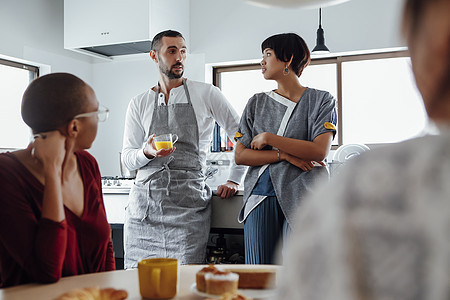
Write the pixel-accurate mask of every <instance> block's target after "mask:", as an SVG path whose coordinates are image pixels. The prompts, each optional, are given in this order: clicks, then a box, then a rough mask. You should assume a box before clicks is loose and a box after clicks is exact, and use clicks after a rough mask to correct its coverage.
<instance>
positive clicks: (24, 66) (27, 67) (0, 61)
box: [0, 57, 40, 153]
mask: <svg viewBox="0 0 450 300" xmlns="http://www.w3.org/2000/svg"><path fill="white" fill-rule="evenodd" d="M0 65H3V66H8V67H13V68H17V69H22V70H27V71H29V72H30V74H33V76H30V78H29V82H31V81H33V80H34V79H36V78H38V77H39V75H40V68H39V67H37V66H33V65H30V64H27V63H22V62H18V61H14V60H10V59H5V58H2V57H0ZM18 149H19V148H6V147H2V146H1V145H0V153H1V152H6V151H15V150H18Z"/></svg>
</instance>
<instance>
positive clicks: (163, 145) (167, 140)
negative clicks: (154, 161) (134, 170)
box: [153, 133, 178, 150]
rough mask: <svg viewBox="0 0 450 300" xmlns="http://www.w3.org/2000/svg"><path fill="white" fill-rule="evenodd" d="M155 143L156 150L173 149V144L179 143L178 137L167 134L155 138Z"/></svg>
mask: <svg viewBox="0 0 450 300" xmlns="http://www.w3.org/2000/svg"><path fill="white" fill-rule="evenodd" d="M153 141H154V142H155V148H156V150H160V149H171V148H172V147H173V144H175V143H176V141H178V135H176V134H171V133H166V134H162V135H158V136H155V137H154V138H153Z"/></svg>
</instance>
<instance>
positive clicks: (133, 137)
mask: <svg viewBox="0 0 450 300" xmlns="http://www.w3.org/2000/svg"><path fill="white" fill-rule="evenodd" d="M186 84H187V88H188V90H189V94H190V97H191V102H192V106H193V107H194V111H195V116H196V119H197V125H198V129H199V150H200V157H201V161H202V168H205V167H206V153H207V152H208V149H209V147H210V142H211V138H212V132H213V129H214V121H216V122H217V123H218V124H219V125H220V127H221V128H223V129H225V130H226V132H227V134H228V136H230V137H233V136H234V135H235V134H236V132H237V130H238V126H239V116H238V114H237V113H236V111H235V110H234V108H233V107H232V106H231V104H230V103H229V102H228V101H227V100H226V98H225V96H224V95H223V94H222V93H221V92H220V90H219V89H218V88H217V87H215V86H213V85H211V84H207V83H203V82H198V81H192V80H186ZM187 102H188V101H187V97H186V94H185V91H184V87H183V85H180V86H179V87H176V88H173V89H172V90H171V91H170V95H169V99H168V105H170V104H174V103H187ZM154 103H155V92H154V91H153V90H151V89H149V90H148V91H146V92H144V93H142V94H139V95H137V96H135V97H134V98H132V99H131V101H130V103H129V105H128V109H127V114H126V119H125V131H124V136H123V148H122V161H123V163H124V164H125V166H126V167H127V168H128V169H129V170H138V169H140V168H142V167H143V166H145V165H147V164H148V162H150V160H151V159H148V158H147V157H146V156H145V155H144V151H143V149H144V146H145V144H146V143H147V141H148V139H149V137H150V135H151V134H153V132H149V129H150V124H151V122H152V117H153V109H154ZM158 105H166V103H165V97H164V94H163V93H159V95H158ZM175 151H176V150H175ZM245 171H246V167H245V166H237V165H236V163H235V161H234V159H233V160H232V162H231V166H230V174H229V177H228V180H231V181H233V182H236V183H240V182H241V180H242V176H243V175H244V173H245Z"/></svg>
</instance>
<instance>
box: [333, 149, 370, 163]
mask: <svg viewBox="0 0 450 300" xmlns="http://www.w3.org/2000/svg"><path fill="white" fill-rule="evenodd" d="M368 150H370V149H369V147H367V146H366V145H363V144H347V145H342V146H340V147H339V148H338V149H337V150H336V152H335V153H334V156H333V161H337V162H341V163H344V162H346V161H348V160H349V159H351V158H353V157H355V156H358V155H360V154H361V153H363V152H365V151H368Z"/></svg>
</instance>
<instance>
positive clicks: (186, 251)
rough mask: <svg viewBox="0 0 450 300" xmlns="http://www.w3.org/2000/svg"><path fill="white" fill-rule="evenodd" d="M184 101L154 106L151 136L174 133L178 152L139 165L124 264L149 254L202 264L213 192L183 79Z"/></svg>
mask: <svg viewBox="0 0 450 300" xmlns="http://www.w3.org/2000/svg"><path fill="white" fill-rule="evenodd" d="M183 87H184V90H185V93H186V98H187V103H177V104H170V105H161V106H160V105H158V95H159V85H158V88H157V91H156V95H155V99H154V101H155V106H154V107H155V108H154V111H153V117H152V122H151V125H150V130H149V134H151V133H155V134H156V135H160V134H164V133H175V134H177V135H178V141H177V143H176V144H175V146H176V150H175V151H174V152H173V153H172V154H171V155H169V156H167V157H162V158H155V159H153V160H152V161H150V162H149V163H148V165H146V166H145V167H143V168H141V169H139V171H138V173H137V175H136V180H135V184H134V185H133V187H132V188H131V191H130V196H129V201H128V206H127V209H126V218H125V225H124V248H125V267H126V268H133V267H137V263H138V261H139V260H141V259H144V258H148V257H172V258H177V259H179V260H180V263H182V264H193V263H204V262H205V254H206V244H207V241H208V235H209V230H210V215H211V206H210V199H211V190H210V188H209V187H208V186H207V185H206V184H205V178H204V174H203V171H202V167H201V159H200V155H199V134H198V125H197V119H196V116H195V111H194V108H193V106H192V102H191V98H190V95H189V91H188V88H187V85H186V82H185V80H184V79H183Z"/></svg>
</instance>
